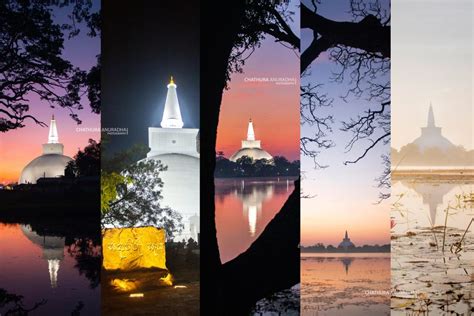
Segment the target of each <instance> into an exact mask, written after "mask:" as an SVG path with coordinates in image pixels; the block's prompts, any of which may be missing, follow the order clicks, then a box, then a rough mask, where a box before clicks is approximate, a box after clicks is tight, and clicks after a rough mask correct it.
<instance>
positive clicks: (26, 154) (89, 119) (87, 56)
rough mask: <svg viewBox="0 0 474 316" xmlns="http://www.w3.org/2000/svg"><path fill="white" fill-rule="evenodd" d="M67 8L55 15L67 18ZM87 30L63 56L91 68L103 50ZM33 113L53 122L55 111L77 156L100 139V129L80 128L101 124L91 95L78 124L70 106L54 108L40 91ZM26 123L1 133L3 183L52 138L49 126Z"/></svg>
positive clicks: (68, 43)
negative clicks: (79, 150) (85, 129)
mask: <svg viewBox="0 0 474 316" xmlns="http://www.w3.org/2000/svg"><path fill="white" fill-rule="evenodd" d="M93 3H94V7H93V10H99V6H100V1H93ZM69 12H70V11H68V10H67V8H62V9H55V10H54V19H55V21H56V22H58V23H62V22H66V14H68V13H69ZM86 33H87V30H86V29H85V28H83V29H82V32H81V34H80V35H79V36H77V37H74V38H72V39H71V40H67V39H66V40H65V42H64V51H63V56H65V58H66V59H68V60H70V61H71V62H72V64H73V65H74V66H78V67H80V68H81V69H84V70H89V69H90V68H91V67H92V66H94V65H96V56H97V55H98V54H99V53H100V38H99V37H95V38H90V37H88V36H87V35H86ZM28 98H29V100H30V109H31V111H30V113H29V114H32V115H34V116H35V117H36V118H38V119H39V120H41V121H43V122H45V123H46V124H48V125H49V123H50V119H51V115H52V114H54V116H55V118H56V124H57V128H58V133H59V141H60V142H61V143H63V144H64V154H65V155H67V156H71V157H72V156H74V155H75V154H76V153H77V151H78V149H79V148H84V147H85V146H86V145H87V142H88V139H89V138H93V139H95V140H98V139H99V138H100V133H99V132H98V131H97V132H82V131H77V130H76V129H77V128H82V127H87V128H92V129H93V128H99V127H100V115H97V114H93V113H92V112H91V110H90V107H89V105H88V100H87V98H85V97H84V98H83V104H84V109H83V110H81V111H77V112H76V113H77V114H78V115H79V118H80V119H81V120H82V124H81V125H77V124H76V122H75V121H73V120H72V119H71V118H70V117H69V113H70V112H69V110H67V109H63V108H60V107H56V108H55V109H52V108H51V107H50V106H49V104H48V103H47V102H44V101H41V100H40V99H39V98H38V97H37V96H36V95H29V96H28ZM25 123H26V127H24V128H20V129H16V130H13V131H9V132H7V133H0V183H10V182H16V181H18V178H19V177H20V173H21V171H22V169H23V167H25V166H26V164H28V163H29V162H30V161H31V160H33V158H35V157H37V156H39V155H41V154H42V147H41V145H42V144H44V143H47V141H48V131H49V128H48V127H41V126H39V125H37V124H35V123H34V122H32V121H31V120H27V121H25Z"/></svg>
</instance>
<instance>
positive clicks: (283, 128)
mask: <svg viewBox="0 0 474 316" xmlns="http://www.w3.org/2000/svg"><path fill="white" fill-rule="evenodd" d="M282 77H283V78H286V79H292V80H293V79H294V80H295V81H294V84H290V85H281V84H276V83H274V82H251V81H250V80H251V78H282ZM229 86H230V89H229V90H226V91H225V92H224V95H223V100H222V106H221V112H220V116H219V128H218V132H217V145H216V151H223V152H224V155H225V156H226V157H230V156H231V155H232V154H233V153H234V152H235V151H237V150H238V149H240V148H241V141H242V140H243V139H246V137H247V126H248V120H249V118H252V121H253V124H254V129H255V137H256V139H258V140H261V142H262V148H263V149H265V150H266V151H268V152H269V153H270V154H271V155H272V156H285V157H286V158H287V159H289V160H297V159H299V137H300V127H299V126H300V117H299V59H298V57H297V56H296V55H295V54H294V53H293V52H292V51H291V50H290V49H288V48H286V47H283V46H282V45H280V44H278V43H275V42H274V41H272V40H270V39H267V40H265V41H264V43H263V45H262V47H261V48H259V49H257V50H256V51H255V52H254V54H253V55H252V56H251V57H250V58H249V59H248V60H247V62H246V64H245V66H244V72H243V73H242V74H239V73H236V74H233V75H232V77H231V82H230V84H229Z"/></svg>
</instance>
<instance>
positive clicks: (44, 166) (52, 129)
mask: <svg viewBox="0 0 474 316" xmlns="http://www.w3.org/2000/svg"><path fill="white" fill-rule="evenodd" d="M63 152H64V145H63V144H61V143H60V142H59V135H58V129H57V126H56V120H55V119H54V115H53V116H52V118H51V123H50V124H49V134H48V143H46V144H43V154H42V155H41V156H39V157H36V158H35V159H33V160H32V161H31V162H30V163H29V164H27V165H26V166H25V168H24V169H23V171H22V172H21V176H20V180H19V184H23V183H31V184H35V183H36V181H37V180H38V179H39V178H56V177H60V176H64V169H66V165H67V164H68V162H69V161H71V160H72V159H71V158H70V157H68V156H65V155H63Z"/></svg>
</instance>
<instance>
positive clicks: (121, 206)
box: [101, 145, 183, 237]
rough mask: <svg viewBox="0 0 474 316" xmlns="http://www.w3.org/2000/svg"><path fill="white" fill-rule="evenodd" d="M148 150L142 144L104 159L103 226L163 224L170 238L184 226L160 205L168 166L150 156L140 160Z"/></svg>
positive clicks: (178, 218)
mask: <svg viewBox="0 0 474 316" xmlns="http://www.w3.org/2000/svg"><path fill="white" fill-rule="evenodd" d="M147 151H148V148H147V147H145V146H143V145H135V146H133V147H131V148H130V149H129V150H125V151H123V152H120V153H117V154H115V155H113V156H112V157H111V158H104V162H103V164H102V166H103V170H102V173H101V184H102V186H101V198H102V201H101V211H102V225H104V226H116V227H134V226H141V225H153V226H157V227H162V228H164V229H165V230H166V233H167V235H168V236H170V237H172V236H173V235H174V234H176V233H179V232H181V231H182V229H183V224H182V216H181V214H180V213H178V212H177V211H176V210H173V209H171V208H169V207H163V206H162V205H161V201H162V199H163V196H162V191H163V181H162V180H161V178H160V175H161V174H162V173H163V172H166V170H167V167H166V166H164V165H163V164H162V163H161V162H160V161H155V160H153V159H144V160H140V161H138V162H137V160H139V157H143V156H144V155H145V153H146V152H147Z"/></svg>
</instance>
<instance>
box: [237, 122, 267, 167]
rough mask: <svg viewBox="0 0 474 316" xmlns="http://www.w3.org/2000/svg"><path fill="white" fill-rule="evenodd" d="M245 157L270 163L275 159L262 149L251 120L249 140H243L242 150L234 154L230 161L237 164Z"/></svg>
mask: <svg viewBox="0 0 474 316" xmlns="http://www.w3.org/2000/svg"><path fill="white" fill-rule="evenodd" d="M244 156H248V157H250V158H252V159H253V160H259V159H266V160H269V161H270V160H272V159H273V157H272V155H270V154H269V153H268V152H266V151H265V150H263V149H262V148H261V143H260V140H256V139H255V131H254V129H253V122H252V119H249V125H248V128H247V139H245V140H242V148H241V149H239V150H238V151H237V152H236V153H234V154H233V155H232V156H231V157H230V160H231V161H233V162H236V161H237V160H238V159H239V158H242V157H244Z"/></svg>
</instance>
